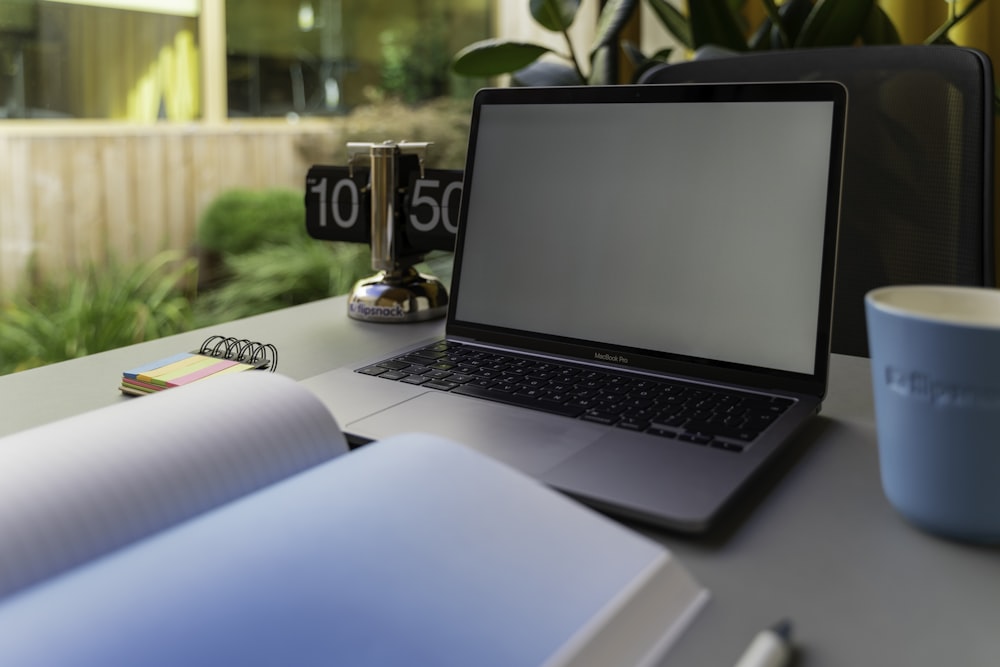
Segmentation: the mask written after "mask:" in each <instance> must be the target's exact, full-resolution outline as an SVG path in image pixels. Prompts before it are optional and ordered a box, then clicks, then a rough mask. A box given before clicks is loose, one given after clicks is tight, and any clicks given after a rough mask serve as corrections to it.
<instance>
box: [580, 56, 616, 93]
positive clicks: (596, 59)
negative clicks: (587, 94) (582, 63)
mask: <svg viewBox="0 0 1000 667" xmlns="http://www.w3.org/2000/svg"><path fill="white" fill-rule="evenodd" d="M616 48H617V47H616V46H601V47H598V48H597V50H595V51H594V52H593V53H592V54H591V56H590V77H589V79H588V80H587V83H588V84H590V85H594V86H602V85H603V86H608V85H612V84H616V83H618V61H617V59H616V58H615V57H614V56H615V54H614V51H615V49H616Z"/></svg>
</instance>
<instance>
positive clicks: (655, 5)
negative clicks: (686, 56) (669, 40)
mask: <svg viewBox="0 0 1000 667" xmlns="http://www.w3.org/2000/svg"><path fill="white" fill-rule="evenodd" d="M646 4H648V5H649V8H650V9H652V10H653V13H654V14H656V16H657V18H659V19H660V23H662V24H663V27H664V28H666V29H667V32H669V33H670V34H671V35H673V36H674V39H676V40H677V41H678V42H680V43H681V44H683V45H684V46H686V47H687V48H689V49H693V48H694V39H693V38H692V37H691V23H690V22H689V21H688V19H687V17H686V16H684V14H682V13H681V12H680V10H679V9H677V8H676V7H674V5H673V4H671V3H670V2H669V1H668V0H646Z"/></svg>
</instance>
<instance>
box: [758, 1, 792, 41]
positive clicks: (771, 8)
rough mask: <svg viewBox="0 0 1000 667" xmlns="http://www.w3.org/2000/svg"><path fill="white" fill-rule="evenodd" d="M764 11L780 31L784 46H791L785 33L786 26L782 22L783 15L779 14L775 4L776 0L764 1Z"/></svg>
mask: <svg viewBox="0 0 1000 667" xmlns="http://www.w3.org/2000/svg"><path fill="white" fill-rule="evenodd" d="M763 4H764V11H765V12H766V13H767V17H768V18H769V19H771V23H773V24H774V26H775V27H776V28H777V29H778V34H779V35H780V36H781V44H782V46H786V47H787V46H791V44H789V43H788V33H786V32H785V24H784V23H782V21H781V14H779V13H778V6H777V5H776V4H774V0H763Z"/></svg>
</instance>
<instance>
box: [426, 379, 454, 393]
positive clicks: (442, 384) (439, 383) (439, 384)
mask: <svg viewBox="0 0 1000 667" xmlns="http://www.w3.org/2000/svg"><path fill="white" fill-rule="evenodd" d="M421 386H422V387H429V388H431V389H440V390H441V391H451V390H452V389H454V388H455V387H460V386H461V385H459V384H458V383H457V382H450V381H448V380H431V381H429V382H425V383H423V384H422V385H421Z"/></svg>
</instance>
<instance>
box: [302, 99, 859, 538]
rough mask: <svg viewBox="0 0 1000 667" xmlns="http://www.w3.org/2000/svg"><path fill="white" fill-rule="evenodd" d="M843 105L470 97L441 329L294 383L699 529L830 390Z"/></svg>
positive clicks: (627, 514) (341, 414)
mask: <svg viewBox="0 0 1000 667" xmlns="http://www.w3.org/2000/svg"><path fill="white" fill-rule="evenodd" d="M845 107H846V92H845V89H844V88H843V87H842V86H841V85H840V84H837V83H832V82H808V83H806V82H796V83H759V84H757V83H754V84H746V83H743V84H710V85H700V84H695V85H639V86H589V87H583V86H581V87H558V88H503V89H486V90H483V91H480V92H479V93H478V94H477V96H476V98H475V102H474V106H473V111H472V123H471V131H470V140H469V148H468V157H467V162H466V168H465V173H464V189H463V194H462V201H461V209H460V213H459V218H458V221H459V229H458V235H457V242H456V249H455V259H454V273H453V276H452V285H451V302H450V305H449V311H448V319H447V323H446V327H445V331H446V336H445V338H444V339H443V340H440V341H427V342H425V343H422V344H420V345H417V346H414V347H411V348H408V349H406V350H401V351H399V352H397V353H396V354H393V355H391V356H389V357H387V358H385V359H373V360H366V361H364V362H361V363H358V364H355V365H352V366H351V367H349V368H341V369H337V370H334V371H331V372H329V373H326V374H323V375H319V376H316V377H314V378H310V379H309V380H306V381H305V384H306V385H307V386H308V387H310V389H312V390H313V391H315V392H316V393H317V394H318V395H319V396H320V397H321V399H323V401H324V402H325V403H326V404H327V405H328V406H329V407H330V409H331V410H332V411H333V413H334V414H335V415H336V417H337V420H338V422H339V423H340V425H341V427H342V428H343V430H344V431H345V432H346V433H348V434H350V436H351V437H353V438H356V439H360V440H362V441H364V440H375V439H379V438H383V437H386V436H389V435H392V434H395V433H399V432H406V431H422V432H427V433H433V434H437V435H441V436H445V437H448V438H451V439H454V440H456V441H458V442H461V443H463V444H465V445H467V446H470V447H473V448H476V449H478V450H480V451H482V452H484V453H486V454H488V455H490V456H492V457H494V458H496V459H499V460H501V461H504V462H506V463H508V464H510V465H512V466H513V467H515V468H517V469H519V470H521V471H523V472H526V473H528V474H529V475H532V476H534V477H535V478H537V479H538V480H541V481H542V482H544V483H546V484H549V485H551V486H553V487H555V488H557V489H560V490H562V491H564V492H566V493H567V494H569V495H571V496H573V497H576V498H578V499H579V500H581V501H583V502H585V503H587V504H590V505H592V506H593V507H596V508H598V509H600V510H603V511H606V512H608V513H610V514H613V515H617V516H620V517H623V518H629V519H637V520H640V521H644V522H649V523H652V524H655V525H658V526H662V527H667V528H672V529H675V530H680V531H689V532H699V531H703V530H705V529H707V528H708V527H709V526H710V525H712V523H713V521H714V520H715V519H716V518H717V517H718V516H719V515H720V512H721V511H722V510H723V509H724V508H725V507H726V505H727V503H729V502H730V501H731V500H732V499H733V497H734V496H735V495H736V494H737V492H738V491H740V490H741V489H742V488H744V487H745V486H746V485H747V484H748V482H749V481H750V480H751V479H752V478H753V477H754V475H755V474H756V473H757V472H759V471H760V470H761V469H762V467H763V466H764V465H765V464H766V462H767V461H768V460H769V459H771V458H772V457H773V456H774V455H775V453H776V452H777V451H778V450H779V449H780V448H781V447H782V446H783V445H785V444H786V443H788V442H789V440H790V438H791V436H792V435H793V434H794V433H795V432H796V430H797V429H799V427H800V426H801V425H802V424H803V423H804V422H805V421H806V420H807V419H809V418H810V417H811V416H812V415H814V414H815V413H816V412H817V411H818V410H819V409H820V404H821V401H822V399H823V396H824V394H825V391H826V384H827V368H828V362H829V349H830V324H831V310H832V305H831V304H832V293H833V284H834V260H835V255H836V242H837V222H838V215H839V205H840V187H841V162H842V152H843V142H844V119H845V111H846V109H845ZM389 326H406V325H400V324H397V325H389ZM528 511H530V510H528Z"/></svg>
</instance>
